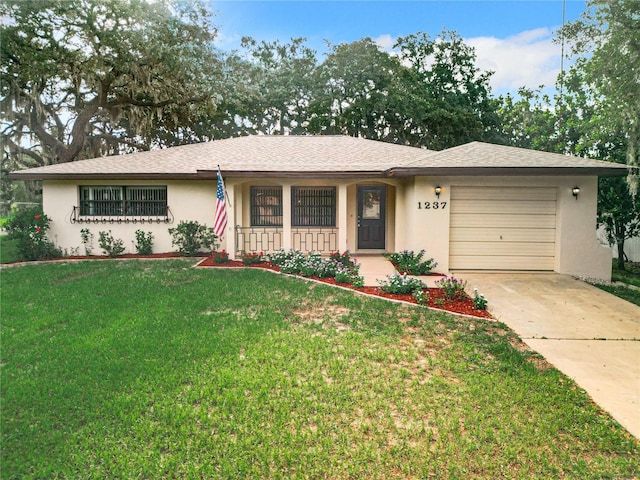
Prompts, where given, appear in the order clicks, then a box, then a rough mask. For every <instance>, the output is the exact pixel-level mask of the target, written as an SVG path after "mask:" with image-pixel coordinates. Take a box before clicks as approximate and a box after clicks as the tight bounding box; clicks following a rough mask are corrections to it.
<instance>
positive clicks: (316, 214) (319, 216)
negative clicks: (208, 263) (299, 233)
mask: <svg viewBox="0 0 640 480" xmlns="http://www.w3.org/2000/svg"><path fill="white" fill-rule="evenodd" d="M291 215H292V219H291V225H292V226H294V227H335V225H336V187H292V188H291Z"/></svg>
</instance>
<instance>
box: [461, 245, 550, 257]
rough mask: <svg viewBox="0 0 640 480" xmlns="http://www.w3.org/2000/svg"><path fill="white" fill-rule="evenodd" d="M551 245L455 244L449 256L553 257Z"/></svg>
mask: <svg viewBox="0 0 640 480" xmlns="http://www.w3.org/2000/svg"><path fill="white" fill-rule="evenodd" d="M554 249H555V245H554V244H553V243H530V242H456V243H455V244H453V245H452V246H451V251H450V253H451V255H494V254H495V252H497V251H499V252H500V255H501V256H529V255H530V256H545V257H546V256H551V257H552V256H553V253H554Z"/></svg>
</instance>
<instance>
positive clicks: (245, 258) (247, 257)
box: [240, 252, 264, 265]
mask: <svg viewBox="0 0 640 480" xmlns="http://www.w3.org/2000/svg"><path fill="white" fill-rule="evenodd" d="M240 260H242V263H244V264H245V265H254V264H256V263H262V262H264V252H259V253H258V252H246V253H242V254H241V255H240Z"/></svg>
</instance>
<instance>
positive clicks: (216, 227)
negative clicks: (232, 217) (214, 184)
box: [213, 167, 227, 238]
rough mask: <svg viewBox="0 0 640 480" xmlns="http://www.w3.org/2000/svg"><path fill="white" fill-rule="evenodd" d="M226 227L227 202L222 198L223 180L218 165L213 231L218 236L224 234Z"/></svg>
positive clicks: (220, 236)
mask: <svg viewBox="0 0 640 480" xmlns="http://www.w3.org/2000/svg"><path fill="white" fill-rule="evenodd" d="M226 228H227V204H226V202H225V199H224V182H223V181H222V174H221V173H220V167H218V189H217V190H216V216H215V220H214V224H213V233H215V234H216V235H217V236H218V237H219V238H222V237H223V236H224V231H225V229H226Z"/></svg>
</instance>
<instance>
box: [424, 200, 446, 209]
mask: <svg viewBox="0 0 640 480" xmlns="http://www.w3.org/2000/svg"><path fill="white" fill-rule="evenodd" d="M446 207H447V202H418V210H422V209H425V210H431V209H433V210H438V209H439V208H442V209H444V208H446Z"/></svg>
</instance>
